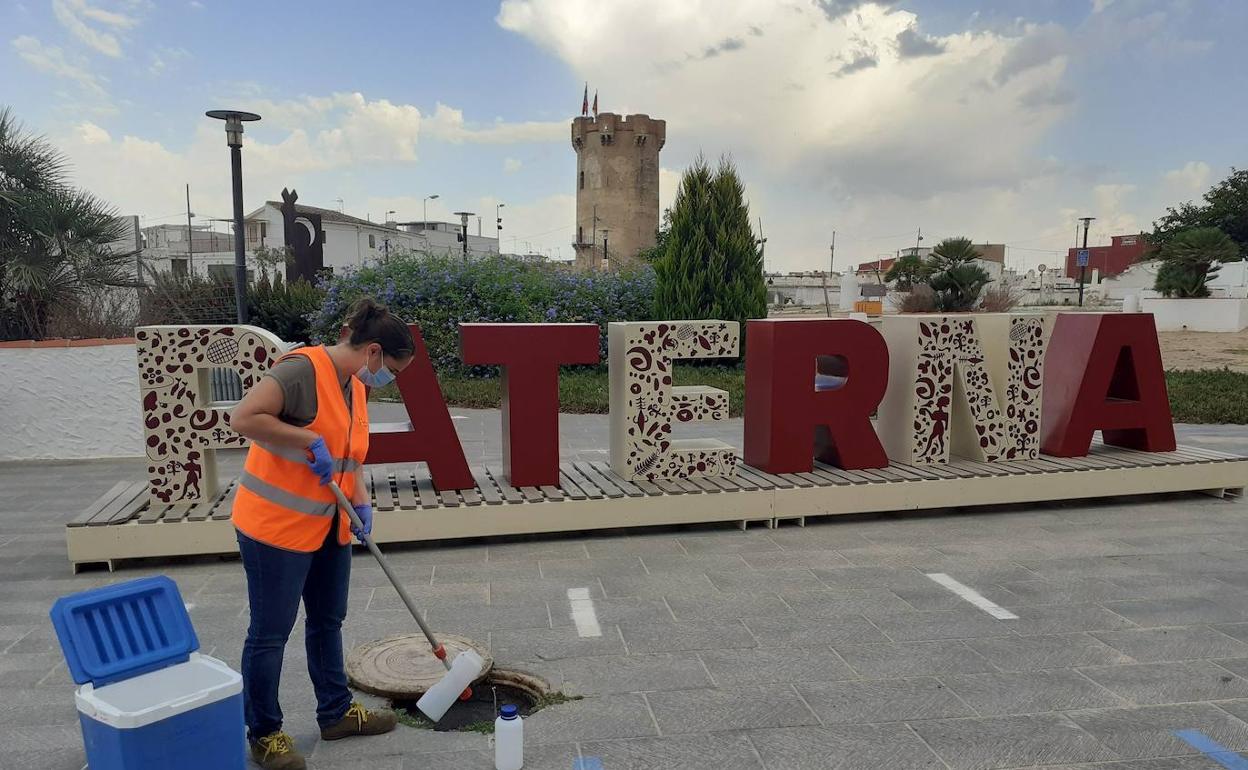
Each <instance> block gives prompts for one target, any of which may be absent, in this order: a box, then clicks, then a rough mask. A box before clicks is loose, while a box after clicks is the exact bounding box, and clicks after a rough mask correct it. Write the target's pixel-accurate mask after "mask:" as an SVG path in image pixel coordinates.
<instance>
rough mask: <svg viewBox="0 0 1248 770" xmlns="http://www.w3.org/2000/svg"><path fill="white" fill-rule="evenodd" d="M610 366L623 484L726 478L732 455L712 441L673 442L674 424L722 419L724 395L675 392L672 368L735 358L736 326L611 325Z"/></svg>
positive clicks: (614, 456)
mask: <svg viewBox="0 0 1248 770" xmlns="http://www.w3.org/2000/svg"><path fill="white" fill-rule="evenodd" d="M607 336H608V347H609V350H610V359H609V360H610V367H611V375H610V376H611V467H612V468H613V469H614V470H615V472H616V473H618V474H619V475H621V476H623V477H624V478H626V479H648V480H651V481H653V480H679V479H688V478H692V477H696V476H730V475H732V474H733V473H734V472H735V471H736V463H737V451H736V449H735V448H734V447H731V446H729V445H727V444H725V443H723V442H721V441H715V440H711V439H673V438H672V424H673V423H689V422H699V421H703V420H723V419H727V417H728V394H727V393H726V392H725V391H722V390H719V389H717V388H711V387H707V386H703V385H691V386H682V387H673V385H672V362H673V361H674V360H676V359H680V358H724V357H735V356H737V355H738V351H739V349H740V342H741V335H740V326H739V324H737V323H736V322H735V321H660V322H649V323H613V324H611V325H610V327H609V328H608V333H607Z"/></svg>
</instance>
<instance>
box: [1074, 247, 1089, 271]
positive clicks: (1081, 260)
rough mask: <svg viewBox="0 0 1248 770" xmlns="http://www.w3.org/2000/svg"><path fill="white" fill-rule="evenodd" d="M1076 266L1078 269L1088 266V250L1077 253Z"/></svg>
mask: <svg viewBox="0 0 1248 770" xmlns="http://www.w3.org/2000/svg"><path fill="white" fill-rule="evenodd" d="M1075 265H1076V266H1077V267H1087V266H1088V250H1087V249H1079V250H1078V251H1076V252H1075Z"/></svg>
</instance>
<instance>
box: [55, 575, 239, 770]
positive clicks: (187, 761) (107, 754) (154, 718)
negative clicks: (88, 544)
mask: <svg viewBox="0 0 1248 770" xmlns="http://www.w3.org/2000/svg"><path fill="white" fill-rule="evenodd" d="M51 614H52V625H53V626H54V627H55V628H56V634H57V636H58V637H59V638H60V642H61V649H62V650H63V651H64V653H65V662H66V663H67V664H68V666H69V672H70V675H71V676H72V677H73V680H74V681H75V682H77V683H78V684H79V685H81V686H80V687H79V688H78V689H77V691H76V692H75V695H74V700H75V701H76V703H77V705H78V721H79V722H80V723H81V724H82V739H83V744H84V746H85V748H86V753H87V764H88V765H89V766H90V768H91V770H149V768H151V769H152V770H154V769H155V768H169V767H176V768H178V770H234V769H235V768H243V767H244V766H245V763H246V751H245V741H244V732H245V730H244V727H243V682H242V677H240V676H239V675H238V674H237V673H236V672H234V671H233V670H231V669H230V667H229V666H227V665H225V664H224V663H222V662H221V661H219V660H217V659H216V658H211V657H209V656H207V655H200V654H199V653H197V652H195V650H197V649H199V639H198V638H197V637H196V636H195V629H194V628H193V627H192V626H191V617H190V615H188V614H187V612H186V606H185V605H184V604H183V603H182V595H181V594H180V593H179V592H178V587H177V585H176V584H175V583H174V582H173V581H172V580H170V579H169V578H167V577H163V576H157V577H149V578H142V579H140V580H132V581H129V582H126V583H119V584H117V585H111V586H106V587H104V588H97V589H94V590H91V591H84V592H82V593H79V594H73V595H71V596H63V597H61V598H60V599H57V600H56V603H55V604H54V605H52V613H51Z"/></svg>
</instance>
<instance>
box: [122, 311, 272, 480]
mask: <svg viewBox="0 0 1248 770" xmlns="http://www.w3.org/2000/svg"><path fill="white" fill-rule="evenodd" d="M134 336H135V342H136V348H137V351H138V363H139V389H140V393H141V397H142V404H143V430H144V440H145V441H144V443H145V448H146V450H147V460H148V465H147V476H148V492H149V493H150V495H151V499H152V503H154V504H159V503H165V504H171V503H188V504H189V503H196V502H199V501H201V500H204V499H211V498H212V497H213V496H214V495H216V493H217V491H218V482H217V465H216V452H215V450H217V449H226V448H230V447H243V446H246V445H247V439H245V438H243V437H242V436H240V435H238V434H237V433H235V432H234V431H233V430H232V429H231V428H230V418H229V414H228V413H227V412H226V409H227V408H228V407H229V406H232V404H226V405H220V406H218V405H213V404H211V403H209V402H210V400H211V398H212V389H211V380H210V374H209V370H210V369H213V368H223V369H233V370H234V371H236V372H238V375H239V377H240V378H241V379H242V390H243V392H244V393H246V392H247V390H248V389H250V388H251V386H252V385H254V384H256V383H257V382H259V381H260V377H261V375H263V374H264V372H265V371H266V370H268V368H269V366H270V365H272V363H273V361H274V360H276V359H277V357H278V356H280V355H281V354H282V353H283V352H284V351H285V350H286V348H287V345H286V343H284V342H282V341H281V340H280V339H278V338H277V337H276V336H274V335H273V334H272V333H270V332H267V331H265V330H264V329H260V328H257V327H254V326H141V327H139V328H138V329H135V334H134Z"/></svg>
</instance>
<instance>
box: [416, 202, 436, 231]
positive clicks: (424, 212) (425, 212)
mask: <svg viewBox="0 0 1248 770" xmlns="http://www.w3.org/2000/svg"><path fill="white" fill-rule="evenodd" d="M437 198H438V196H437V195H426V196H425V199H424V200H423V201H421V202H420V210H421V217H422V218H423V221H421V223H420V229H421V230H428V229H429V201H432V200H437Z"/></svg>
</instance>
